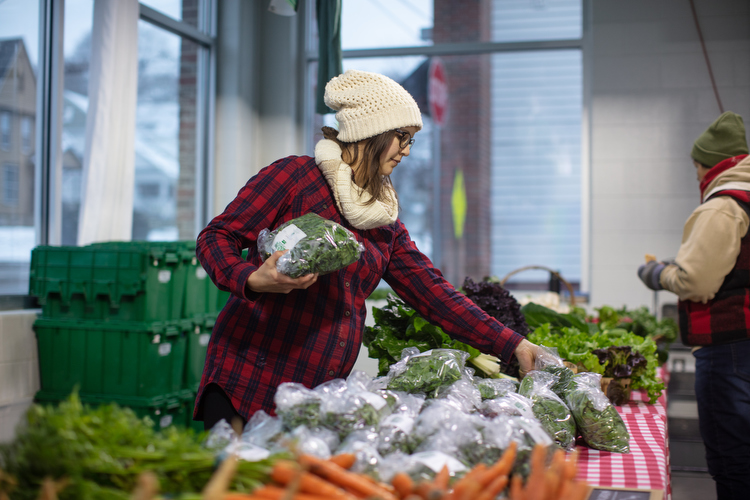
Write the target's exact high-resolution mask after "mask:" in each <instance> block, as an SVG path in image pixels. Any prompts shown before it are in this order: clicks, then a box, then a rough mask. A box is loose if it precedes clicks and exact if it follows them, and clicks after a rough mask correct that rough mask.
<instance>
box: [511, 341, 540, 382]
mask: <svg viewBox="0 0 750 500" xmlns="http://www.w3.org/2000/svg"><path fill="white" fill-rule="evenodd" d="M540 351H541V348H540V347H539V346H538V345H536V344H532V343H531V342H529V341H528V340H526V339H523V340H522V341H521V343H520V344H518V347H516V352H515V355H516V359H518V364H519V365H520V366H519V371H520V372H521V378H523V377H525V376H526V374H527V373H529V372H530V371H531V370H533V369H534V362H535V361H536V357H537V355H538V354H539V353H540Z"/></svg>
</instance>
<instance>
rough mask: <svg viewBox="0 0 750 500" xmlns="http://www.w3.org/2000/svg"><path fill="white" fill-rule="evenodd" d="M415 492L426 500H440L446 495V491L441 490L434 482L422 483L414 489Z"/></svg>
mask: <svg viewBox="0 0 750 500" xmlns="http://www.w3.org/2000/svg"><path fill="white" fill-rule="evenodd" d="M414 492H415V493H416V494H417V495H418V496H419V498H423V499H424V500H440V499H441V498H443V495H445V489H444V488H440V487H439V486H438V485H437V484H435V483H434V482H433V481H422V482H421V483H419V484H418V485H417V487H416V488H415V489H414Z"/></svg>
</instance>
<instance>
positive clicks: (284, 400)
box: [274, 382, 321, 429]
mask: <svg viewBox="0 0 750 500" xmlns="http://www.w3.org/2000/svg"><path fill="white" fill-rule="evenodd" d="M320 400H321V398H320V395H319V394H318V393H317V392H315V391H311V390H310V389H308V388H307V387H305V386H304V385H302V384H298V383H296V382H285V383H283V384H281V385H279V387H278V388H277V389H276V394H275V395H274V402H275V403H276V413H277V414H278V415H279V417H281V420H282V422H284V425H285V426H286V427H287V428H288V429H294V428H296V427H298V426H300V425H306V426H308V427H315V426H316V425H318V422H319V420H320V403H321V401H320Z"/></svg>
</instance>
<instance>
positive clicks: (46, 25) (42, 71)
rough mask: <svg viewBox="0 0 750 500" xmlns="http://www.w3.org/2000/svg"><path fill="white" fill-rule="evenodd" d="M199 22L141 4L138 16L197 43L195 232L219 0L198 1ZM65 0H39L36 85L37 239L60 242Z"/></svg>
mask: <svg viewBox="0 0 750 500" xmlns="http://www.w3.org/2000/svg"><path fill="white" fill-rule="evenodd" d="M200 8H201V14H200V26H199V27H197V28H196V27H195V26H192V25H191V24H188V23H186V22H184V21H182V20H178V19H175V18H172V17H170V16H168V15H166V14H164V13H162V12H160V11H158V10H156V9H154V8H152V7H149V6H147V5H144V4H142V3H139V18H140V20H142V21H145V22H147V23H149V24H152V25H154V26H156V27H157V28H160V29H164V30H166V31H168V32H170V33H173V34H175V35H177V36H180V37H182V38H186V39H188V40H190V41H192V42H195V43H197V44H198V45H200V47H201V49H203V50H201V51H200V54H199V58H198V75H199V78H198V84H197V85H198V97H197V98H198V104H197V110H198V111H197V113H198V116H197V117H196V124H197V130H196V140H197V144H196V149H197V151H196V158H197V160H196V162H197V165H196V176H197V177H196V200H195V204H196V211H195V213H196V220H195V229H196V233H197V231H199V230H200V229H201V228H202V227H203V226H205V223H206V219H207V215H206V214H208V213H209V207H210V206H211V202H212V199H211V198H212V196H211V193H212V190H211V187H212V182H211V177H212V176H213V149H214V135H213V129H214V109H215V93H216V91H215V89H216V57H217V53H216V46H217V36H216V33H217V1H216V0H202V1H201V2H200ZM64 13H65V1H64V0H40V37H39V38H40V44H39V52H40V54H39V78H38V81H39V82H40V83H39V85H38V87H37V123H36V126H37V129H36V150H37V151H38V157H39V160H40V161H39V162H38V163H37V172H36V174H37V179H38V181H37V186H36V188H37V192H36V193H35V195H36V196H35V203H36V210H35V212H36V221H35V224H34V225H35V227H36V242H37V244H38V245H57V244H60V241H61V234H60V227H61V219H60V212H61V211H62V209H61V207H62V199H61V193H60V183H61V178H62V149H61V147H60V143H61V139H60V138H61V132H62V102H63V97H62V91H63V76H62V75H63V64H64V58H63V54H62V46H63V40H62V33H63V29H62V27H63V23H64Z"/></svg>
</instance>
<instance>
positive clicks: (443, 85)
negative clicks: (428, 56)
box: [427, 57, 448, 126]
mask: <svg viewBox="0 0 750 500" xmlns="http://www.w3.org/2000/svg"><path fill="white" fill-rule="evenodd" d="M427 82H428V83H427V85H428V91H427V100H428V102H429V104H430V115H432V120H433V122H434V123H435V124H436V125H439V126H442V125H445V118H446V115H447V113H448V83H447V81H446V77H445V66H443V61H441V60H440V59H439V58H437V57H433V58H432V60H431V61H430V69H429V72H428V77H427Z"/></svg>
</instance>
